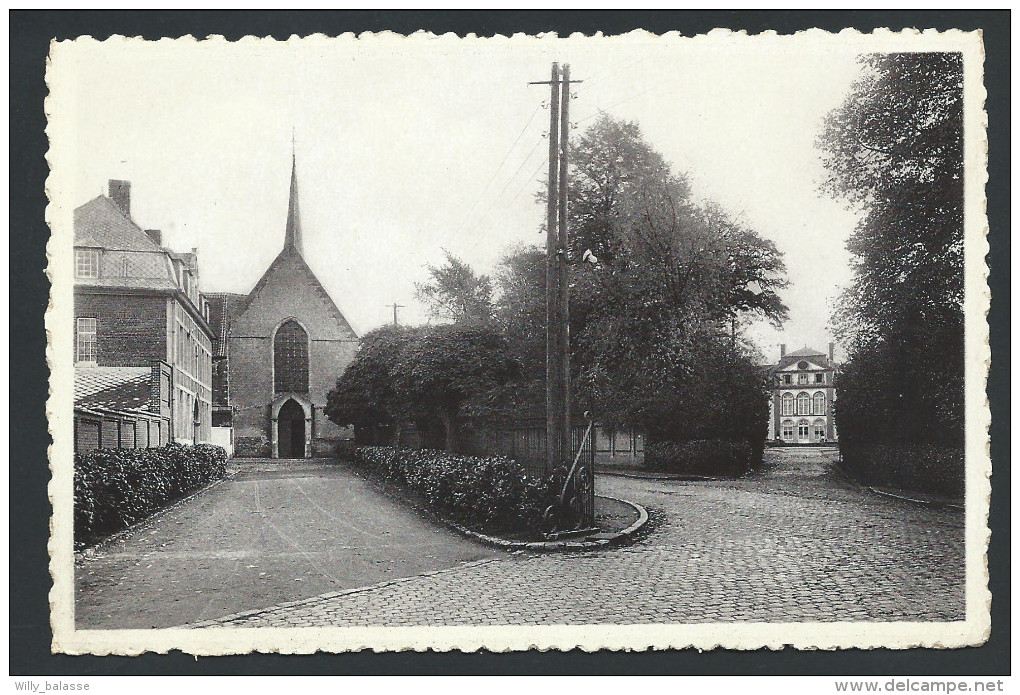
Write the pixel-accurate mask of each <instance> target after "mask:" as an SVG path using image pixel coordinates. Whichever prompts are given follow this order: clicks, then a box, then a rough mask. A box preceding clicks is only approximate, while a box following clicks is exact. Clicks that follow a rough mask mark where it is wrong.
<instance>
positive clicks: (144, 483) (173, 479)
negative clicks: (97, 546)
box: [74, 444, 227, 547]
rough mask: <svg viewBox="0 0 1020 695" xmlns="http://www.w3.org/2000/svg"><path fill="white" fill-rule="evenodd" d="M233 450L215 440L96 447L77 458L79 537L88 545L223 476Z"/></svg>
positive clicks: (76, 522)
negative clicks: (151, 446) (229, 451)
mask: <svg viewBox="0 0 1020 695" xmlns="http://www.w3.org/2000/svg"><path fill="white" fill-rule="evenodd" d="M226 460H227V454H226V452H225V451H224V450H223V448H222V447H219V446H213V445H210V444H199V445H197V446H182V445H180V444H170V445H168V446H165V447H159V448H154V449H96V450H95V451H88V452H85V453H80V454H76V455H75V457H74V538H75V545H76V546H78V547H81V546H85V545H88V544H91V543H94V542H96V541H97V540H99V539H100V538H102V537H103V536H105V535H109V534H110V533H113V532H115V531H119V530H120V529H122V528H125V527H127V526H129V525H131V524H134V523H137V522H138V521H141V520H142V519H145V518H146V517H148V516H150V515H152V514H153V513H154V512H156V511H158V510H159V509H161V508H163V507H165V506H166V505H167V504H169V503H170V502H172V501H174V500H176V499H178V498H180V497H182V496H184V495H185V494H187V493H188V492H190V491H192V490H194V489H196V488H198V487H200V486H201V485H204V484H205V483H208V482H209V481H211V480H216V479H218V478H222V477H223V476H224V475H225V473H226Z"/></svg>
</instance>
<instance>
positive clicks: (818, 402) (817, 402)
mask: <svg viewBox="0 0 1020 695" xmlns="http://www.w3.org/2000/svg"><path fill="white" fill-rule="evenodd" d="M811 414H812V415H825V394H824V393H822V392H821V391H819V392H818V393H816V394H815V397H814V398H813V399H812V408H811Z"/></svg>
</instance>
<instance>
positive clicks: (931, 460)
mask: <svg viewBox="0 0 1020 695" xmlns="http://www.w3.org/2000/svg"><path fill="white" fill-rule="evenodd" d="M843 465H844V467H846V468H847V469H848V470H849V471H850V473H851V474H853V475H854V476H855V477H856V478H857V479H859V480H860V481H861V482H864V483H867V484H868V485H878V486H883V487H893V488H899V489H902V490H914V491H917V492H927V493H933V494H937V495H946V496H948V497H953V498H956V499H962V498H963V494H964V477H965V461H964V451H963V449H957V448H949V447H940V446H934V445H930V444H876V445H872V446H868V447H860V448H853V449H844V451H843Z"/></svg>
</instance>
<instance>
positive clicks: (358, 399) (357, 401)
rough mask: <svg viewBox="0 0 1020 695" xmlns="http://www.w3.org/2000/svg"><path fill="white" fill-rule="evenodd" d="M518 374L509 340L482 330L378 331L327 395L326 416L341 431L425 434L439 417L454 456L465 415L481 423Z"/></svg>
mask: <svg viewBox="0 0 1020 695" xmlns="http://www.w3.org/2000/svg"><path fill="white" fill-rule="evenodd" d="M518 374H519V365H518V363H517V361H516V360H515V359H514V357H513V355H512V354H511V352H510V349H509V346H508V344H507V341H506V340H505V339H504V338H503V336H502V335H501V334H500V333H499V332H498V331H497V330H495V329H493V328H490V327H485V326H467V325H458V324H447V325H440V326H419V327H410V328H408V327H395V326H385V327H383V328H378V329H376V330H374V331H372V332H370V333H368V334H366V335H365V336H364V338H362V341H361V350H360V351H359V352H358V354H357V355H356V356H355V358H354V359H353V360H352V361H351V363H350V364H349V365H348V366H347V369H346V370H345V371H344V373H343V374H342V375H341V376H340V378H339V379H338V380H337V384H336V386H335V387H334V388H333V389H332V390H331V391H330V393H329V395H328V397H327V401H326V416H327V417H328V418H329V419H330V420H332V421H333V422H335V423H337V424H338V425H341V426H347V425H354V426H355V427H359V428H374V427H377V426H383V427H394V428H395V429H396V430H399V428H400V426H401V425H403V424H406V423H410V422H414V423H416V424H419V425H420V426H422V427H424V428H427V425H428V423H429V421H430V420H433V419H434V418H437V419H438V420H439V422H440V423H441V424H442V427H443V438H444V444H445V446H446V448H447V450H448V451H456V450H457V444H458V438H457V435H458V433H459V431H460V425H461V420H462V419H463V415H464V412H465V411H467V412H468V414H469V415H471V416H474V417H484V416H485V415H487V414H488V412H487V410H488V408H490V407H492V406H491V405H490V404H491V402H492V400H493V399H495V398H497V396H498V394H499V393H500V389H501V387H502V386H504V385H505V384H506V383H507V382H509V381H511V380H512V379H514V378H516V377H517V376H518Z"/></svg>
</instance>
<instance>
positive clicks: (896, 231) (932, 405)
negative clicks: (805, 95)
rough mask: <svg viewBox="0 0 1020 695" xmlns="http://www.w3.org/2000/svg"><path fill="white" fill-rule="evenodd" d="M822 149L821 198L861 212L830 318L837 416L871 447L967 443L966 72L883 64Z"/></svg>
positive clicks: (858, 89)
mask: <svg viewBox="0 0 1020 695" xmlns="http://www.w3.org/2000/svg"><path fill="white" fill-rule="evenodd" d="M862 63H863V64H864V67H865V74H864V76H863V77H862V78H861V79H860V80H859V81H858V82H857V83H856V84H855V85H854V87H853V89H852V91H851V93H850V94H849V95H848V97H847V98H846V100H845V101H844V103H843V104H842V105H841V106H840V107H838V108H837V109H836V110H834V111H833V112H832V113H831V114H829V116H828V118H827V120H826V123H825V127H824V129H823V131H822V133H821V134H820V136H819V138H818V143H817V144H818V147H819V148H820V150H821V151H822V153H823V161H824V162H825V165H826V167H827V170H828V176H827V178H826V179H825V180H824V181H823V182H822V184H821V189H822V190H823V191H824V192H827V193H830V194H832V195H834V196H837V197H840V198H842V199H844V200H845V201H846V202H847V204H848V205H850V206H853V207H855V208H857V209H859V210H860V211H861V213H862V217H861V221H860V223H859V224H858V226H857V228H856V229H855V231H854V233H853V234H852V235H851V237H850V239H849V242H848V244H847V246H848V249H849V250H850V251H851V252H852V253H853V254H854V257H855V260H854V279H853V281H852V283H851V285H850V286H849V287H848V288H847V289H846V291H845V292H844V293H843V294H842V296H841V297H840V299H839V302H838V304H837V307H836V310H835V312H834V315H833V320H832V324H833V329H834V331H835V333H836V335H837V337H839V338H840V340H841V341H842V342H843V343H844V344H845V345H846V347H847V351H848V356H849V361H848V364H846V365H845V366H844V368H843V373H842V374H841V377H840V380H839V389H840V390H839V401H837V404H836V418H837V423H838V424H839V427H840V440H841V444H842V446H843V448H844V451H845V453H846V454H847V455H848V456H849V457H850V459H853V458H854V457H855V456H858V457H859V456H861V455H863V454H862V452H863V450H864V449H865V448H867V447H868V446H869V445H871V444H872V443H877V442H883V441H886V442H915V443H918V444H921V443H941V444H943V445H946V446H954V447H962V444H963V412H964V404H963V393H964V384H963V379H964V374H963V372H964V353H963V64H962V56H961V55H960V54H957V53H901V54H878V55H869V56H865V57H864V58H862Z"/></svg>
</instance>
